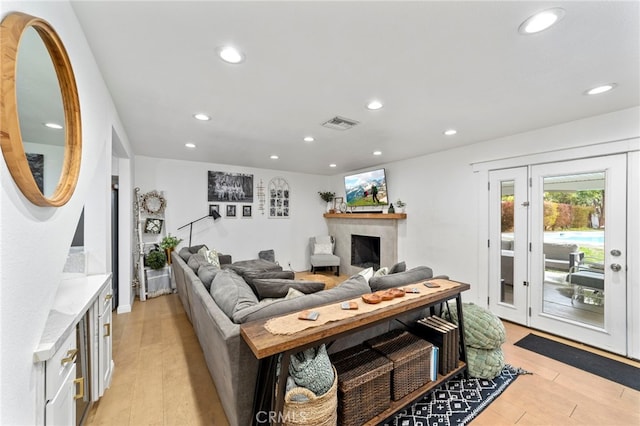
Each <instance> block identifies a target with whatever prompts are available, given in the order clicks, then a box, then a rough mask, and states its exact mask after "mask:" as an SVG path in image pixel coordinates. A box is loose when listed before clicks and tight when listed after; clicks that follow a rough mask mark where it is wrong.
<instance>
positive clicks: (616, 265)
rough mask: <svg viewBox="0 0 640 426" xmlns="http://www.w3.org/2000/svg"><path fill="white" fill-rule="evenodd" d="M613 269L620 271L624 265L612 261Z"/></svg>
mask: <svg viewBox="0 0 640 426" xmlns="http://www.w3.org/2000/svg"><path fill="white" fill-rule="evenodd" d="M611 270H612V271H615V272H619V271H621V270H622V266H621V265H620V264H619V263H612V264H611Z"/></svg>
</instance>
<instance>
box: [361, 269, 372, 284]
mask: <svg viewBox="0 0 640 426" xmlns="http://www.w3.org/2000/svg"><path fill="white" fill-rule="evenodd" d="M358 275H362V276H363V277H364V279H365V280H367V282H369V280H370V279H371V277H373V268H367V269H363V270H362V271H360V272H358Z"/></svg>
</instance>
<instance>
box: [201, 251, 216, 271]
mask: <svg viewBox="0 0 640 426" xmlns="http://www.w3.org/2000/svg"><path fill="white" fill-rule="evenodd" d="M198 254H201V255H203V256H204V258H205V259H207V262H209V263H210V264H212V265H214V266H217V267H218V268H219V267H220V260H219V259H218V251H217V250H216V249H211V250H209V249H208V248H207V247H202V248H201V249H200V250H198Z"/></svg>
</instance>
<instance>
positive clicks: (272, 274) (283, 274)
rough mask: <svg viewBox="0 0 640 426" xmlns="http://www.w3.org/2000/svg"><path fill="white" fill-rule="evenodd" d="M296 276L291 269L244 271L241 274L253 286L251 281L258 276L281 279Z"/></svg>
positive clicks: (290, 278) (289, 278)
mask: <svg viewBox="0 0 640 426" xmlns="http://www.w3.org/2000/svg"><path fill="white" fill-rule="evenodd" d="M295 276H296V274H295V272H293V271H246V272H244V273H243V274H242V278H244V280H245V281H246V282H247V284H249V285H250V286H252V287H253V281H254V280H256V279H259V278H267V279H268V278H279V279H283V280H292V279H294V278H295Z"/></svg>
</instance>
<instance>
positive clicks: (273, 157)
mask: <svg viewBox="0 0 640 426" xmlns="http://www.w3.org/2000/svg"><path fill="white" fill-rule="evenodd" d="M269 158H271V159H272V160H277V159H278V158H280V157H278V156H277V155H272V156H271V157H269Z"/></svg>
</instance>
